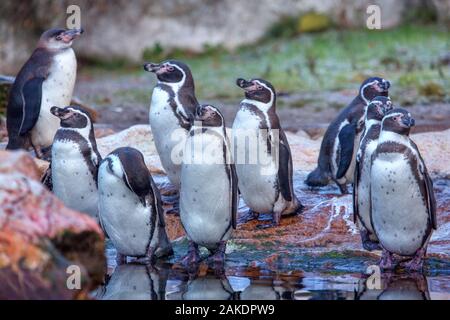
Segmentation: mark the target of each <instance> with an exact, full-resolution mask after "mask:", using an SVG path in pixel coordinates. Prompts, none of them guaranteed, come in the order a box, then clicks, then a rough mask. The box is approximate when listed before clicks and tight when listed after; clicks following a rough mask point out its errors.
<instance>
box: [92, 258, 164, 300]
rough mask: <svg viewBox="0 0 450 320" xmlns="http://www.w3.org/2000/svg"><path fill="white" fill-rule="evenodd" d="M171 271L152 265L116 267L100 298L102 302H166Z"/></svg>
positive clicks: (131, 264) (132, 264)
mask: <svg viewBox="0 0 450 320" xmlns="http://www.w3.org/2000/svg"><path fill="white" fill-rule="evenodd" d="M168 276H169V270H168V269H165V268H164V267H163V268H161V269H160V268H158V267H156V266H151V265H142V264H134V263H130V264H122V265H119V266H117V267H116V269H115V270H114V272H113V274H112V276H111V278H110V279H109V281H108V282H107V284H106V285H105V287H104V289H103V292H102V293H101V295H100V296H99V297H98V298H99V299H101V300H165V296H166V284H167V279H168Z"/></svg>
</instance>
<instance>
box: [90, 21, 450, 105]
mask: <svg viewBox="0 0 450 320" xmlns="http://www.w3.org/2000/svg"><path fill="white" fill-rule="evenodd" d="M277 34H278V33H277ZM279 35H280V36H278V37H273V36H271V37H267V38H266V39H265V40H263V41H261V42H260V43H258V44H255V45H249V46H246V47H242V48H240V49H237V50H235V51H233V52H230V51H227V50H224V49H222V48H208V50H206V52H205V53H203V54H193V53H190V52H184V51H181V50H176V51H172V52H171V53H170V54H164V53H163V51H162V49H160V50H157V51H156V50H148V51H147V52H146V54H145V57H143V60H155V61H159V60H163V59H167V58H175V59H180V60H183V61H185V62H186V63H187V64H188V65H189V66H190V67H191V69H192V71H193V74H194V77H195V80H196V87H197V92H198V93H197V94H198V96H199V97H201V98H203V99H228V98H235V97H239V96H241V95H242V93H241V92H240V90H239V88H237V86H236V85H235V80H236V78H237V77H244V78H253V77H261V78H266V79H268V80H269V81H271V82H272V83H273V84H274V85H275V87H276V88H277V90H278V92H280V93H295V92H303V91H328V90H331V91H334V90H343V89H353V90H354V89H355V88H357V87H358V86H359V84H360V83H361V82H362V80H364V78H366V77H368V76H371V75H379V76H382V77H385V78H387V79H389V80H391V81H392V83H393V92H394V94H395V92H396V91H397V92H398V91H400V92H404V91H405V90H414V91H415V92H418V95H419V96H422V97H424V98H430V97H431V99H432V100H436V99H437V100H440V101H444V100H445V99H448V97H449V95H450V94H449V89H448V88H449V87H450V83H449V76H450V67H449V65H448V64H446V63H443V62H442V56H444V55H446V54H448V52H449V50H450V40H449V37H448V30H446V29H445V28H443V27H438V26H435V25H423V26H421V25H414V26H412V25H410V26H403V27H399V28H397V29H392V30H380V31H377V30H342V31H339V30H328V31H324V32H319V33H318V32H315V33H303V34H300V35H290V36H288V37H286V36H283V33H281V34H279ZM105 67H106V68H105ZM105 70H109V72H115V73H118V74H122V75H123V74H125V73H126V74H130V73H131V74H132V75H135V76H138V75H142V72H143V71H142V68H141V67H140V66H128V67H125V66H124V63H123V62H121V63H119V64H118V65H117V68H115V67H114V64H111V63H110V64H108V65H106V66H105V65H103V66H102V65H100V66H96V67H95V66H94V67H93V68H92V67H91V68H89V69H85V71H87V72H95V73H97V72H100V73H104V72H105ZM111 70H113V71H111ZM124 94H126V93H124ZM131 96H136V97H141V94H137V93H133V95H131ZM406 102H407V101H406Z"/></svg>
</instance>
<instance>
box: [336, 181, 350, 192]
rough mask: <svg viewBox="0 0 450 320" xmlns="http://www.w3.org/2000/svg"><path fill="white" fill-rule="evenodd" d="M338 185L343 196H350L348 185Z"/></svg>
mask: <svg viewBox="0 0 450 320" xmlns="http://www.w3.org/2000/svg"><path fill="white" fill-rule="evenodd" d="M337 185H338V187H339V190H340V191H341V194H342V195H346V194H349V193H350V192H349V191H348V187H347V185H346V184H339V183H338V184H337Z"/></svg>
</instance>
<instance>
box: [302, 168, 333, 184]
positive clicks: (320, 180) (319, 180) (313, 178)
mask: <svg viewBox="0 0 450 320" xmlns="http://www.w3.org/2000/svg"><path fill="white" fill-rule="evenodd" d="M329 182H330V178H329V175H327V174H326V173H324V172H323V171H322V170H320V168H319V167H317V168H316V169H314V171H312V172H310V173H309V174H308V176H307V177H306V180H305V183H306V184H307V185H308V186H310V187H324V186H326V185H327V184H328V183H329Z"/></svg>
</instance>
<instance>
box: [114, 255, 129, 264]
mask: <svg viewBox="0 0 450 320" xmlns="http://www.w3.org/2000/svg"><path fill="white" fill-rule="evenodd" d="M116 263H117V265H118V266H119V265H121V264H126V263H127V256H125V255H123V254H121V253H118V252H117V254H116Z"/></svg>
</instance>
